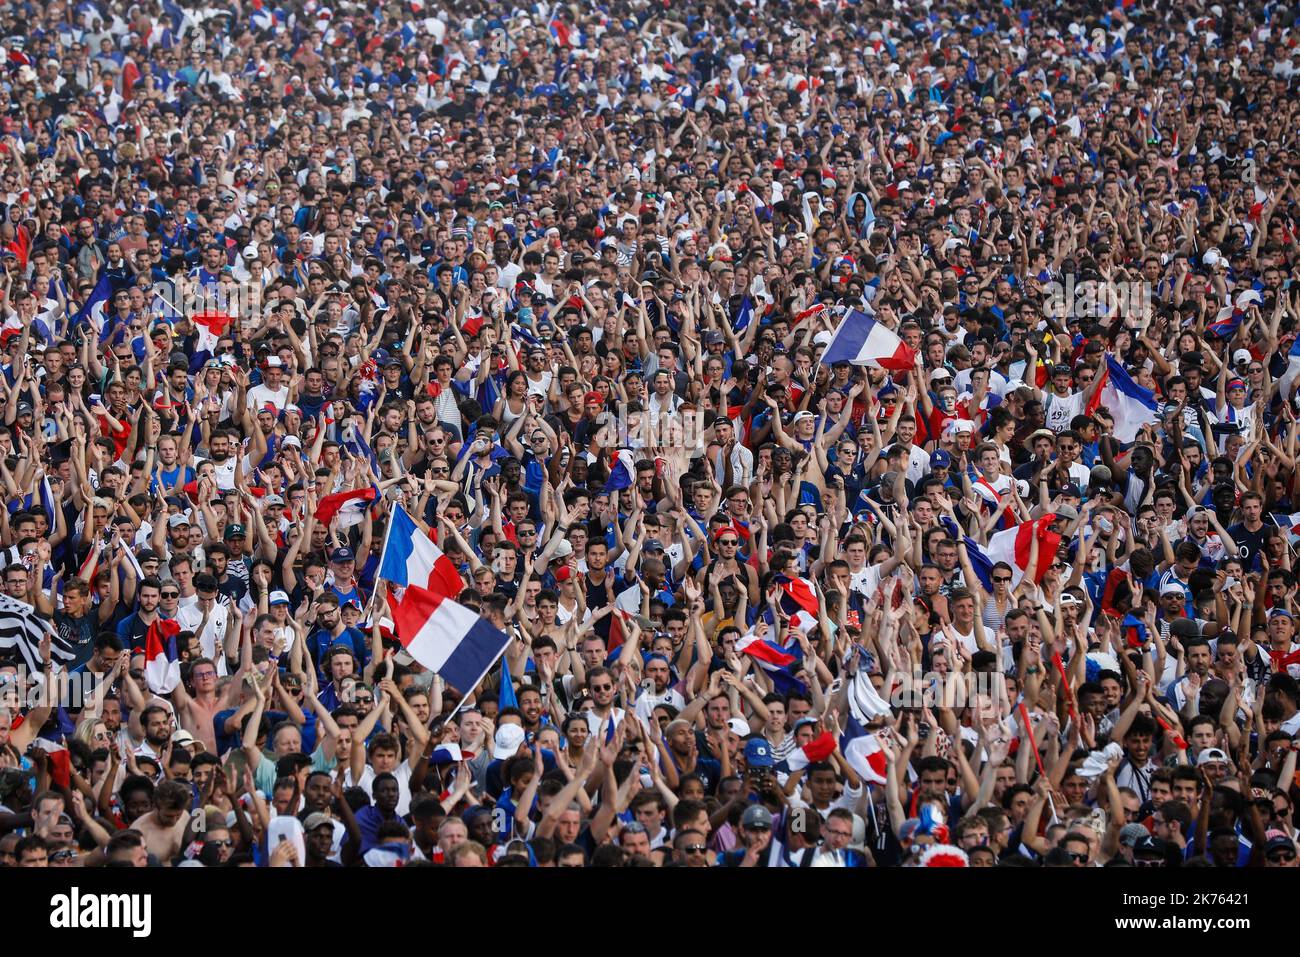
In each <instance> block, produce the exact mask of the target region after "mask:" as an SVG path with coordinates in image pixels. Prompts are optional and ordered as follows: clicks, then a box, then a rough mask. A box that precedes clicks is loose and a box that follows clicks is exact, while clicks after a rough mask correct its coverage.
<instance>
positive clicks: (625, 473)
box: [605, 449, 636, 492]
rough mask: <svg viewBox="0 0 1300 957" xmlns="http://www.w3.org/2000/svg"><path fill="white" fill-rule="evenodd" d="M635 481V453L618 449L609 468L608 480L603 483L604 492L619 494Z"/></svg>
mask: <svg viewBox="0 0 1300 957" xmlns="http://www.w3.org/2000/svg"><path fill="white" fill-rule="evenodd" d="M635 481H636V453H635V452H633V451H632V450H631V449H619V450H618V451H617V452H615V453H614V462H613V464H611V465H610V467H609V479H608V480H607V481H606V482H605V491H606V492H621V491H622V490H623V489H625V488H631V487H632V483H633V482H635Z"/></svg>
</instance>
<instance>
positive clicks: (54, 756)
mask: <svg viewBox="0 0 1300 957" xmlns="http://www.w3.org/2000/svg"><path fill="white" fill-rule="evenodd" d="M32 747H34V748H37V749H38V750H41V751H44V752H45V754H46V755H47V756H48V757H49V759H50V779H51V780H52V781H53V782H54V783H55V784H57V785H58V786H59V787H61V788H69V787H71V786H72V755H71V754H70V753H69V752H68V749H67V748H65V747H64V746H63V745H61V744H59V743H58V742H57V741H51V740H50V739H49V738H37V739H36V740H35V741H33V742H32Z"/></svg>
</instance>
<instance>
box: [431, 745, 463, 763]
mask: <svg viewBox="0 0 1300 957" xmlns="http://www.w3.org/2000/svg"><path fill="white" fill-rule="evenodd" d="M463 760H464V755H463V754H462V753H461V750H460V745H459V744H456V743H455V742H449V743H447V744H440V745H438V747H436V748H434V749H433V754H431V755H429V763H430V764H459V763H460V762H461V761H463Z"/></svg>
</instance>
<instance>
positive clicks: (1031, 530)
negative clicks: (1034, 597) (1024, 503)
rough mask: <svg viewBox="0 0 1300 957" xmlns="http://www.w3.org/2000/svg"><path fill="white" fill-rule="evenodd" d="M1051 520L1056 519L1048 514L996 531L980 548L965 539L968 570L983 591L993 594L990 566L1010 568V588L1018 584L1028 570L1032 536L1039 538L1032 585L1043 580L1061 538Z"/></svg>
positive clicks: (969, 539)
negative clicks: (1002, 564)
mask: <svg viewBox="0 0 1300 957" xmlns="http://www.w3.org/2000/svg"><path fill="white" fill-rule="evenodd" d="M1054 521H1056V516H1055V515H1054V514H1051V513H1049V514H1047V515H1044V516H1043V517H1042V518H1039V519H1036V520H1034V521H1032V522H1025V523H1023V524H1022V525H1019V526H1017V527H1016V528H1009V529H1007V530H1006V531H1005V532H998V533H997V534H995V535H993V536H992V537H991V538H989V543H988V545H986V546H984V547H983V548H981V547H980V545H979V544H978V543H977V542H976V541H975V540H974V539H972V538H966V539H964V541H965V543H966V553H967V554H968V555H969V556H970V563H971V570H972V571H974V572H975V577H976V578H978V579H979V580H980V583H981V584H982V585H983V586H984V588H985V590H986V591H988V592H990V593H991V592H992V591H993V580H992V573H993V566H994V565H996V564H997V563H998V562H1006V563H1007V564H1008V565H1010V566H1011V587H1012V588H1015V587H1016V586H1017V585H1019V584H1020V580H1021V579H1022V578H1024V577H1025V575H1026V574H1028V573H1029V571H1030V569H1029V551H1030V546H1031V544H1032V543H1033V540H1034V537H1035V536H1037V537H1038V567H1037V568H1035V569H1033V580H1034V584H1038V583H1039V582H1041V581H1042V580H1043V576H1044V575H1045V574H1047V570H1048V569H1049V568H1051V567H1052V562H1054V561H1055V560H1056V549H1057V547H1058V546H1059V545H1060V544H1061V536H1060V535H1059V534H1057V533H1056V532H1054V531H1052V530H1051V528H1050V526H1051V524H1052V522H1054Z"/></svg>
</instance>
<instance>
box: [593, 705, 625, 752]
mask: <svg viewBox="0 0 1300 957" xmlns="http://www.w3.org/2000/svg"><path fill="white" fill-rule="evenodd" d="M609 713H610V716H611V717H612V718H613V719H614V727H615V728H617V727H618V726H619V725H620V724H621V723H622V721H623V719H624V718H626V717H627V712H626V711H624V710H623V709H622V708H611V709H610V712H609ZM583 717H585V718H586V719H587V727H588V729H590V731H591V733H592V735H599V734H600V722H601V720H602V719H601V718H600V717H599V716H598V715H597V714H596V712H594V711H587V712H584V713H583ZM597 740H599V739H597ZM600 743H601V744H603V743H604V742H603V741H601V742H600Z"/></svg>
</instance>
